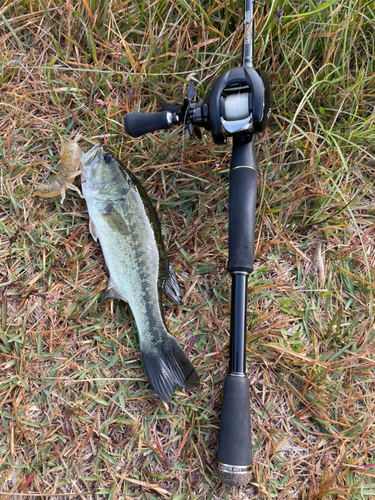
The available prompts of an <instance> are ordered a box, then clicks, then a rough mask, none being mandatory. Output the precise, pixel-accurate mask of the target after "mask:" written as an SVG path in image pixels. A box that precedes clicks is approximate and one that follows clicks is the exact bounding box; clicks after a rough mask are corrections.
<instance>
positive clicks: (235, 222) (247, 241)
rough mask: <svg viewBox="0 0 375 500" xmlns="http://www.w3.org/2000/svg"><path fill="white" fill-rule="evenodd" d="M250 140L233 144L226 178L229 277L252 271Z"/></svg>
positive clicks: (253, 179) (253, 169)
mask: <svg viewBox="0 0 375 500" xmlns="http://www.w3.org/2000/svg"><path fill="white" fill-rule="evenodd" d="M256 166H257V165H256V157H255V148H254V138H253V139H252V140H251V142H249V143H247V144H235V138H234V143H233V153H232V161H231V170H230V174H229V252H228V264H227V269H228V271H229V272H230V273H233V272H246V273H248V274H250V273H252V271H253V254H254V229H255V211H256V197H257V170H256Z"/></svg>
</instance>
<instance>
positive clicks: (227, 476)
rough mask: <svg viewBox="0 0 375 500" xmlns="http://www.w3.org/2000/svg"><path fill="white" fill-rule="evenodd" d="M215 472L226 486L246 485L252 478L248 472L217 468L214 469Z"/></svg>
mask: <svg viewBox="0 0 375 500" xmlns="http://www.w3.org/2000/svg"><path fill="white" fill-rule="evenodd" d="M216 474H217V477H218V478H219V479H220V481H221V482H222V483H223V484H225V486H228V487H231V486H236V487H237V488H239V487H241V486H246V485H247V484H249V483H250V481H251V478H252V474H251V473H250V472H241V473H238V472H227V471H224V470H221V469H219V468H218V469H216Z"/></svg>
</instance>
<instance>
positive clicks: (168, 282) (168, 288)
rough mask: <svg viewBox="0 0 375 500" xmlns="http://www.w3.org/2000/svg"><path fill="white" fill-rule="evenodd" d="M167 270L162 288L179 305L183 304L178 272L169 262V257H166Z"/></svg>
mask: <svg viewBox="0 0 375 500" xmlns="http://www.w3.org/2000/svg"><path fill="white" fill-rule="evenodd" d="M166 261H167V262H166V267H167V271H166V273H165V276H164V280H163V285H162V289H163V291H164V292H165V294H166V295H168V297H169V298H170V299H171V300H173V302H175V303H176V304H178V305H179V306H180V305H182V297H181V289H180V285H179V284H178V281H177V276H176V273H175V271H174V269H173V267H172V264H171V263H170V262H169V260H168V257H167V258H166Z"/></svg>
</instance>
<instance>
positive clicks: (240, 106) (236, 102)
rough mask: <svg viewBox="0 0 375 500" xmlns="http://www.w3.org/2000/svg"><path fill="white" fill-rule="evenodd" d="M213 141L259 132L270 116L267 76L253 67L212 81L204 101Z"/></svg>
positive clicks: (228, 72)
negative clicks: (206, 103)
mask: <svg viewBox="0 0 375 500" xmlns="http://www.w3.org/2000/svg"><path fill="white" fill-rule="evenodd" d="M208 102H209V120H210V128H211V132H212V135H213V139H214V141H215V143H217V144H224V143H225V142H226V137H227V136H232V135H235V134H242V133H244V132H246V133H248V134H251V133H260V132H263V131H264V130H265V129H266V127H267V123H268V120H269V118H270V115H271V106H272V92H271V83H270V81H269V78H268V76H267V75H266V73H264V72H263V71H259V70H255V69H254V68H253V67H240V68H233V69H230V70H229V71H226V72H225V73H223V74H222V75H220V76H219V78H218V79H217V80H216V82H215V84H214V86H213V88H212V90H211V92H210V94H209V97H208Z"/></svg>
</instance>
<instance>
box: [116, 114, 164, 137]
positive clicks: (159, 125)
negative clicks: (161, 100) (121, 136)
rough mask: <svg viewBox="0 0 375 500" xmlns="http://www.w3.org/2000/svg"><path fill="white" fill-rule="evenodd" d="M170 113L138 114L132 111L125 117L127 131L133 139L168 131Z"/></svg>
mask: <svg viewBox="0 0 375 500" xmlns="http://www.w3.org/2000/svg"><path fill="white" fill-rule="evenodd" d="M168 114H170V111H166V110H164V111H159V112H157V113H137V112H136V111H131V112H130V113H128V114H127V115H126V116H125V120H124V123H125V131H126V133H127V134H129V135H130V136H132V137H141V135H145V134H148V133H150V132H155V131H156V130H168V129H169V127H170V123H169V122H168Z"/></svg>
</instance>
